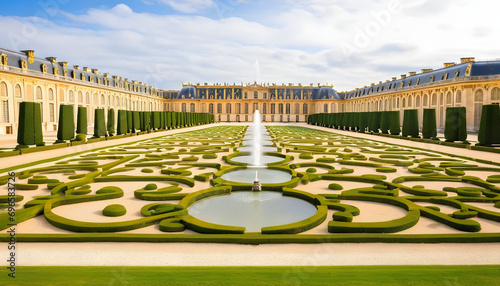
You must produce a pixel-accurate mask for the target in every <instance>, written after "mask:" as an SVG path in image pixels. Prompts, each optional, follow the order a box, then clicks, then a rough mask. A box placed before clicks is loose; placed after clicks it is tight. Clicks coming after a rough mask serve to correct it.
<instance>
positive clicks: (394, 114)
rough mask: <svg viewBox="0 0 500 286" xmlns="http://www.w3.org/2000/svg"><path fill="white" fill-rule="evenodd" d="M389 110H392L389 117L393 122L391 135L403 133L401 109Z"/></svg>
mask: <svg viewBox="0 0 500 286" xmlns="http://www.w3.org/2000/svg"><path fill="white" fill-rule="evenodd" d="M389 112H390V116H389V118H390V122H391V128H390V132H391V135H399V133H401V124H400V120H399V110H396V111H389Z"/></svg>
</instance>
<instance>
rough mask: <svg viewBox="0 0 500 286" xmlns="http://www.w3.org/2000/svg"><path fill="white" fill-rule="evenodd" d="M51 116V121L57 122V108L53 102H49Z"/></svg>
mask: <svg viewBox="0 0 500 286" xmlns="http://www.w3.org/2000/svg"><path fill="white" fill-rule="evenodd" d="M49 116H50V120H49V121H50V122H56V118H55V108H54V104H53V103H49Z"/></svg>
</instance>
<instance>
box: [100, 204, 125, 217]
mask: <svg viewBox="0 0 500 286" xmlns="http://www.w3.org/2000/svg"><path fill="white" fill-rule="evenodd" d="M126 213H127V209H126V208H125V207H124V206H123V205H120V204H112V205H108V206H106V207H105V208H104V209H103V210H102V214H103V215H105V216H110V217H117V216H122V215H125V214H126Z"/></svg>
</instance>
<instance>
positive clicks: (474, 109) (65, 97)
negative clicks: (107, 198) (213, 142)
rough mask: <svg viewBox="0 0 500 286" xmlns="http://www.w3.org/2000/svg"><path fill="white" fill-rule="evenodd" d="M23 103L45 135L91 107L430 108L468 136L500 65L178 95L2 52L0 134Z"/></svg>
mask: <svg viewBox="0 0 500 286" xmlns="http://www.w3.org/2000/svg"><path fill="white" fill-rule="evenodd" d="M22 101H33V102H39V103H41V107H42V122H43V129H44V130H45V131H54V130H57V123H58V110H59V108H58V107H59V105H61V104H66V105H67V104H70V105H74V106H75V107H77V106H85V107H87V112H88V119H89V122H88V123H89V127H93V114H94V109H96V108H104V109H109V108H114V109H115V110H120V109H125V110H137V111H178V112H179V111H182V112H209V113H213V114H214V115H215V120H216V121H217V122H251V121H253V113H254V111H255V110H259V111H260V113H261V114H262V115H261V116H262V121H264V122H306V121H307V117H308V115H310V114H315V113H337V112H362V111H367V112H370V111H388V110H400V111H403V110H406V109H418V110H419V120H420V121H421V120H422V113H423V110H424V109H427V108H432V109H436V111H437V112H436V113H437V125H438V129H439V128H441V129H442V128H443V127H444V123H445V112H446V108H447V107H457V106H464V107H466V109H467V129H468V130H469V131H472V132H473V131H477V130H478V128H479V123H480V119H481V110H482V106H483V105H484V104H499V103H500V60H495V61H482V62H480V61H475V59H474V58H462V59H461V60H460V63H445V64H444V67H442V68H439V69H435V70H433V69H422V71H421V72H420V73H417V72H410V73H409V74H404V75H401V76H400V77H394V78H392V79H391V80H387V81H384V82H382V81H380V82H379V83H372V84H371V85H370V86H365V87H362V88H357V89H355V90H352V91H347V92H337V91H335V90H334V88H333V86H332V85H321V84H309V85H302V84H296V85H294V84H286V85H285V84H280V85H277V84H258V83H253V84H250V83H248V84H243V83H242V84H227V83H224V84H211V85H210V84H207V83H204V84H199V83H197V84H192V83H187V84H183V86H182V88H181V89H180V90H179V91H173V90H163V89H160V88H156V87H153V86H149V85H147V83H142V82H138V81H135V80H129V79H126V78H125V79H123V78H121V77H119V76H110V75H109V74H108V73H101V72H99V71H98V70H97V69H91V68H88V67H82V68H80V67H79V66H76V65H74V66H70V65H68V63H67V62H58V61H57V59H56V58H55V57H46V58H39V57H35V52H34V51H32V50H28V51H21V52H15V51H10V50H6V49H1V48H0V104H1V107H0V134H11V133H15V132H17V122H18V117H19V103H20V102H22ZM400 116H401V118H402V116H403V112H400ZM75 117H76V112H75ZM401 122H402V120H401Z"/></svg>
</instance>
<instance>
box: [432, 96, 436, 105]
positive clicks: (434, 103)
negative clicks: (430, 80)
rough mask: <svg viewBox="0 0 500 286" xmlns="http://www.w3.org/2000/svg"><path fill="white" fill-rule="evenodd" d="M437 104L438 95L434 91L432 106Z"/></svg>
mask: <svg viewBox="0 0 500 286" xmlns="http://www.w3.org/2000/svg"><path fill="white" fill-rule="evenodd" d="M436 105H437V95H436V94H435V93H434V94H432V106H436Z"/></svg>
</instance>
